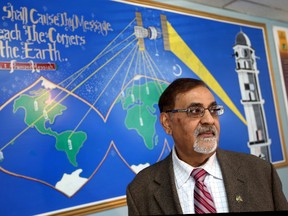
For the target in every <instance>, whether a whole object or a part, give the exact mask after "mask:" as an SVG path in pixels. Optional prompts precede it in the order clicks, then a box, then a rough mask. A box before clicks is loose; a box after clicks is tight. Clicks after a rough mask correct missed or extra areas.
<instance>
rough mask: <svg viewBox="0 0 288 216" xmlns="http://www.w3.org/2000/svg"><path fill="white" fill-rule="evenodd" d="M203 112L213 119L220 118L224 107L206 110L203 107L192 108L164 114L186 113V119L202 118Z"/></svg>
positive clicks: (213, 106) (211, 107)
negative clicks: (208, 113) (206, 112)
mask: <svg viewBox="0 0 288 216" xmlns="http://www.w3.org/2000/svg"><path fill="white" fill-rule="evenodd" d="M205 110H208V111H209V112H210V114H211V115H212V116H213V117H216V116H220V115H222V114H223V113H224V107H223V106H221V105H212V106H210V107H208V108H204V107H203V106H194V107H189V108H187V109H174V110H166V111H165V112H166V113H168V112H171V113H178V112H186V113H187V116H188V117H192V118H201V117H203V116H204V114H205Z"/></svg>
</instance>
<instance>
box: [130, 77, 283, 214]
mask: <svg viewBox="0 0 288 216" xmlns="http://www.w3.org/2000/svg"><path fill="white" fill-rule="evenodd" d="M158 106H159V110H160V122H161V124H162V126H163V128H164V130H165V132H166V133H167V134H170V135H171V136H172V138H173V140H174V147H173V149H172V152H171V153H170V154H169V156H167V157H166V158H165V159H164V160H162V161H160V162H158V163H155V164H154V165H151V166H149V167H147V168H145V169H143V170H142V171H141V172H139V173H138V174H137V175H136V177H135V178H134V180H133V181H132V182H131V183H130V184H129V185H128V187H127V191H126V195H127V205H128V212H129V215H131V216H132V215H172V214H193V213H205V212H209V211H210V210H211V213H215V212H217V213H223V212H256V211H282V210H288V203H287V200H286V198H285V195H284V193H283V191H282V185H281V181H280V178H279V176H278V175H277V172H276V170H275V168H274V167H273V165H272V164H271V163H269V162H267V161H265V160H263V159H261V158H258V157H256V156H254V155H251V154H244V153H238V152H231V151H227V150H222V149H220V148H218V141H219V140H218V139H219V134H220V123H219V116H220V115H222V114H223V113H224V108H223V106H221V105H218V104H217V102H216V101H215V99H214V96H213V94H212V93H211V91H210V90H209V88H208V87H207V86H206V85H205V83H204V82H203V81H201V80H197V79H193V78H180V79H176V80H175V81H173V82H172V83H171V84H170V85H169V86H168V87H167V88H166V89H165V91H164V92H163V93H162V95H161V96H160V99H159V103H158ZM231 145H233V140H232V141H231ZM195 168H202V170H201V172H202V171H203V172H204V173H205V174H203V175H205V176H206V177H204V180H203V181H204V182H202V185H205V186H203V187H205V188H208V189H206V192H204V193H207V194H208V195H209V199H211V202H210V200H209V203H210V204H209V205H208V207H205V206H204V207H203V205H205V204H203V203H202V201H204V202H206V201H207V200H208V198H204V199H202V200H201V199H200V198H199V196H200V195H199V194H200V192H199V188H200V187H199V186H198V185H197V186H196V183H195V181H196V182H197V184H198V180H194V178H193V177H192V173H193V172H194V170H195V171H196V169H195ZM197 170H198V169H197ZM192 171H193V172H192ZM206 173H207V174H206ZM194 189H195V191H194ZM196 190H197V191H196ZM198 193H199V194H198ZM194 195H195V198H194ZM208 195H207V197H208ZM197 196H198V197H197ZM206 203H207V202H206ZM194 204H195V206H194ZM199 205H200V207H199ZM201 205H202V206H201ZM203 208H204V210H203V211H202V209H203ZM205 208H206V209H205ZM199 210H200V212H199ZM201 211H202V212H201Z"/></svg>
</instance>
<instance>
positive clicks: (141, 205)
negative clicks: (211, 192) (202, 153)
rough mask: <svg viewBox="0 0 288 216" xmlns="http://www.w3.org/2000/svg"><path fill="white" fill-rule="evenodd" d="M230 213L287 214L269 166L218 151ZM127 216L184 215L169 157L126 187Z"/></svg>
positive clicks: (249, 157) (287, 206) (287, 207)
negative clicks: (275, 212) (278, 212)
mask: <svg viewBox="0 0 288 216" xmlns="http://www.w3.org/2000/svg"><path fill="white" fill-rule="evenodd" d="M216 154H217V158H218V161H219V164H220V167H221V170H222V175H223V179H224V185H225V188H226V193H227V198H228V207H229V212H261V211H282V210H283V211H284V210H285V211H287V210H288V203H287V200H286V198H285V195H284V193H283V191H282V184H281V181H280V178H279V176H278V174H277V172H276V170H275V168H274V167H273V165H272V164H271V163H268V162H267V161H265V160H262V159H260V158H258V157H256V156H254V155H251V154H243V153H238V152H231V151H227V150H221V149H218V150H217V153H216ZM126 197H127V205H128V213H129V215H130V216H134V215H173V214H183V212H182V209H181V206H180V202H179V198H178V195H177V190H176V186H175V181H174V172H173V164H172V153H170V154H169V156H167V157H166V158H165V159H164V160H162V161H160V162H158V163H155V164H154V165H151V166H149V167H147V168H145V169H143V170H142V171H141V172H139V173H138V174H137V175H136V176H135V178H134V180H133V181H132V182H131V183H130V184H129V185H128V186H127V190H126Z"/></svg>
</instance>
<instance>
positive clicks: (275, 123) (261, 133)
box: [0, 0, 287, 216]
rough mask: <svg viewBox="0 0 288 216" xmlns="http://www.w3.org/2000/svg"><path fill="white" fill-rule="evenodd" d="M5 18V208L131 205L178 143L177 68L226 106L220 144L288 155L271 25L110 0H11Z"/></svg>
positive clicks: (0, 108)
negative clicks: (162, 112) (165, 120)
mask: <svg viewBox="0 0 288 216" xmlns="http://www.w3.org/2000/svg"><path fill="white" fill-rule="evenodd" d="M0 18H1V21H2V22H1V23H0V84H1V85H0V119H1V121H0V179H1V180H0V182H1V193H0V202H1V203H2V205H1V208H0V215H9V216H11V215H35V214H46V213H49V214H53V213H65V212H66V213H67V212H69V211H71V212H73V211H74V214H75V211H77V209H85V212H86V213H87V212H89V211H94V210H95V209H96V210H97V209H98V210H99V209H101V205H105V204H107V203H112V205H111V206H112V207H113V203H118V204H115V205H114V206H116V205H125V190H126V186H127V184H128V183H129V182H130V181H131V180H132V179H133V178H134V176H135V174H136V173H137V172H139V171H140V170H141V169H143V168H144V167H147V166H149V165H151V164H153V163H156V162H157V161H159V160H161V159H163V158H164V157H166V156H167V155H168V154H169V153H170V151H171V149H172V148H173V142H172V139H171V138H170V137H169V136H167V135H166V134H165V132H164V130H163V129H162V127H161V125H160V123H159V120H158V115H159V110H158V107H157V102H158V98H159V95H160V94H161V93H162V92H163V90H164V89H165V88H166V87H167V85H168V84H169V83H170V82H171V81H173V80H174V79H176V78H178V77H195V78H200V79H202V80H204V81H205V82H206V83H207V84H208V85H209V86H210V88H211V89H212V91H213V92H214V93H215V98H216V100H217V101H218V103H219V104H223V105H224V107H225V114H224V115H223V116H221V120H220V121H221V134H220V140H221V141H220V144H219V145H220V147H221V148H224V149H228V150H233V151H241V152H246V153H251V154H255V155H257V156H260V157H263V159H266V160H269V161H271V162H272V163H273V164H275V165H276V166H282V165H284V164H286V163H287V162H286V158H285V155H284V154H283V152H282V148H283V143H282V142H283V141H282V134H281V122H280V121H279V118H278V115H277V104H275V103H274V95H273V92H274V91H273V88H272V86H273V83H271V80H273V79H271V74H272V73H271V71H270V70H269V63H268V53H267V47H266V41H265V28H264V26H262V25H260V24H255V23H247V22H246V23H244V22H241V20H225V19H223V18H221V17H219V18H217V19H216V18H213V19H212V18H209V17H207V15H203V16H199V15H198V16H194V15H193V14H188V13H180V12H177V11H174V12H171V10H167V9H165V8H160V7H151V6H144V5H136V4H131V3H129V2H127V1H125V2H120V1H109V0H101V1H89V0H82V1H68V0H62V1H57V2H56V1H42V0H39V1H32V2H31V1H27V0H23V1H7V0H3V1H1V7H0ZM239 34H240V35H242V36H241V37H244V38H245V39H246V40H244V41H243V40H240V39H241V37H240V38H239ZM242 42H243V43H244V44H242ZM245 50H246V51H247V50H248V51H249V56H248V57H247V56H245V57H243V56H242V57H241V55H242V54H243V53H244V52H245ZM239 53H242V54H241V55H240V57H239V55H238V54H239ZM239 58H240V59H239ZM244 62H245V63H244ZM247 62H248V63H251V64H248V65H249V66H247ZM237 65H238V66H237ZM264 83H265V88H264ZM247 95H248V97H247V98H245V97H246V96H247ZM251 95H253V97H252V96H251ZM255 104H256V105H255ZM267 113H268V114H267ZM15 206H17V208H15ZM95 206H96V207H95ZM89 209H90V210H89Z"/></svg>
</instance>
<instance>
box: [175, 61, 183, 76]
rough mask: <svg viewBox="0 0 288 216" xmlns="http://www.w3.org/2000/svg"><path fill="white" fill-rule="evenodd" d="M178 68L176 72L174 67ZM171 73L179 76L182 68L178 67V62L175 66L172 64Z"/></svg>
mask: <svg viewBox="0 0 288 216" xmlns="http://www.w3.org/2000/svg"><path fill="white" fill-rule="evenodd" d="M177 68H178V70H179V72H178V73H176V71H177V70H176V69H177ZM173 74H174V75H175V76H177V77H178V76H181V75H182V68H181V67H180V65H178V64H176V65H175V66H173Z"/></svg>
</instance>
